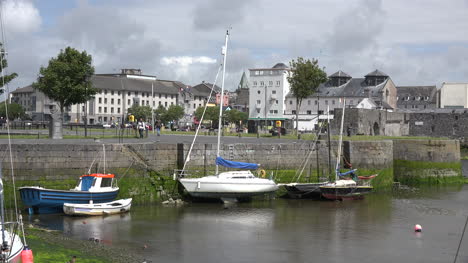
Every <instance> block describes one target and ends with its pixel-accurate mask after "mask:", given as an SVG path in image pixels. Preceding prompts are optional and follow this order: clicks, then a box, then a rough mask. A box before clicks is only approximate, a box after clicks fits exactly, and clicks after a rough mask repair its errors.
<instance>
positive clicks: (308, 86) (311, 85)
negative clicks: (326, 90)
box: [288, 57, 328, 134]
mask: <svg viewBox="0 0 468 263" xmlns="http://www.w3.org/2000/svg"><path fill="white" fill-rule="evenodd" d="M289 65H290V68H291V72H290V74H289V76H288V82H289V84H290V85H291V92H292V94H293V96H295V97H296V134H298V132H299V119H298V117H299V109H300V107H301V104H302V100H303V99H305V98H307V97H309V96H312V95H313V94H314V93H315V92H317V90H318V87H319V85H320V84H321V83H323V82H325V81H327V80H328V78H327V73H325V71H324V69H323V68H320V67H319V65H318V60H317V59H312V61H311V60H309V59H307V60H304V58H302V57H298V58H297V61H295V60H294V59H293V60H292V61H291V62H289Z"/></svg>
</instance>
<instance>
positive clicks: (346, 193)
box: [320, 186, 373, 200]
mask: <svg viewBox="0 0 468 263" xmlns="http://www.w3.org/2000/svg"><path fill="white" fill-rule="evenodd" d="M372 190H373V187H372V186H322V187H320V192H321V193H322V196H323V197H325V198H326V199H330V200H357V199H363V198H364V195H366V194H368V193H370V192H372Z"/></svg>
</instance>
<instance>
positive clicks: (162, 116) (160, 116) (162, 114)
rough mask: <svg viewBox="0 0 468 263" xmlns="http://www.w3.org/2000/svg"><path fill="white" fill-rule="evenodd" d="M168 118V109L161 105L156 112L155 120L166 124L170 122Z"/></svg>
mask: <svg viewBox="0 0 468 263" xmlns="http://www.w3.org/2000/svg"><path fill="white" fill-rule="evenodd" d="M166 117H167V109H166V108H165V107H164V106H163V105H159V106H158V108H157V109H155V110H154V118H155V119H156V120H160V121H161V122H162V123H164V124H166V123H167V122H168V120H167V119H166Z"/></svg>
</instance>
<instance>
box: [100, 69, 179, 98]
mask: <svg viewBox="0 0 468 263" xmlns="http://www.w3.org/2000/svg"><path fill="white" fill-rule="evenodd" d="M91 81H92V83H93V87H94V88H97V89H101V90H117V91H119V90H120V91H144V92H151V91H154V93H163V94H178V93H179V90H180V89H181V88H184V87H185V85H184V84H183V83H181V82H178V81H170V80H151V79H139V78H128V77H126V75H104V74H102V75H94V76H92V77H91Z"/></svg>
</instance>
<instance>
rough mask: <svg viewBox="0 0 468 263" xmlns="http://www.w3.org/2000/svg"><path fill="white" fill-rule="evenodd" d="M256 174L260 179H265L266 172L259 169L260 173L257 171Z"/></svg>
mask: <svg viewBox="0 0 468 263" xmlns="http://www.w3.org/2000/svg"><path fill="white" fill-rule="evenodd" d="M258 174H259V175H260V177H262V178H265V177H266V171H265V170H263V169H261V170H260V171H258Z"/></svg>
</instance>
